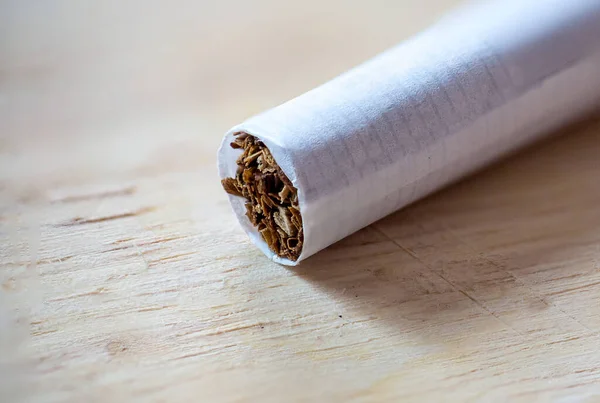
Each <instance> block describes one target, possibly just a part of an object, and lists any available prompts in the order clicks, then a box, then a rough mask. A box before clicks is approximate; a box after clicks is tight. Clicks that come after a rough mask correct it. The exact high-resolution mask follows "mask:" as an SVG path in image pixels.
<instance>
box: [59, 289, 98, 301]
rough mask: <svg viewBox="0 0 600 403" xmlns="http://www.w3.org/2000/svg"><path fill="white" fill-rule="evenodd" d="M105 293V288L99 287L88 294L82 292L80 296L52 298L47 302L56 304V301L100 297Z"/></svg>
mask: <svg viewBox="0 0 600 403" xmlns="http://www.w3.org/2000/svg"><path fill="white" fill-rule="evenodd" d="M105 291H106V288H104V287H100V288H98V289H96V290H94V291H89V292H84V293H80V294H71V295H67V296H66V297H60V298H53V299H51V300H49V301H50V302H58V301H64V300H67V299H74V298H80V297H89V296H92V295H100V294H102V293H104V292H105Z"/></svg>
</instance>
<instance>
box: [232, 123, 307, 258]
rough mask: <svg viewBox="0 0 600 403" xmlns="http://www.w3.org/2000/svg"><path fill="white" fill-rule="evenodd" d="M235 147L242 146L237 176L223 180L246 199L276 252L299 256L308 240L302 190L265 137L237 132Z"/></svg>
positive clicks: (248, 213) (248, 211)
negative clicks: (302, 205) (302, 206)
mask: <svg viewBox="0 0 600 403" xmlns="http://www.w3.org/2000/svg"><path fill="white" fill-rule="evenodd" d="M231 147H232V148H235V149H241V150H242V155H240V157H239V158H238V159H237V161H236V163H237V166H238V168H237V173H236V176H235V178H226V179H223V180H222V181H221V183H222V185H223V189H225V191H226V192H227V193H229V194H231V195H234V196H241V197H243V198H245V199H246V203H245V205H246V216H248V219H249V220H250V222H251V223H252V225H254V226H255V227H257V230H258V232H259V233H260V235H261V236H262V238H263V239H264V241H265V242H266V243H267V245H268V246H269V249H271V250H272V251H273V252H275V253H276V254H277V255H278V256H280V257H285V258H287V259H290V260H293V261H295V260H297V259H298V256H300V252H301V251H302V242H303V240H304V236H303V230H302V216H301V215H300V208H299V207H298V190H297V189H296V188H295V187H294V186H293V185H292V182H291V181H290V180H289V179H288V177H287V176H286V175H285V174H284V173H283V171H282V170H281V168H279V165H277V163H276V162H275V159H274V158H273V156H272V155H271V153H270V152H269V149H268V148H267V147H266V146H265V145H264V144H263V142H262V141H260V140H258V139H257V138H256V137H254V136H251V135H249V134H248V133H237V134H235V139H234V141H233V142H232V143H231Z"/></svg>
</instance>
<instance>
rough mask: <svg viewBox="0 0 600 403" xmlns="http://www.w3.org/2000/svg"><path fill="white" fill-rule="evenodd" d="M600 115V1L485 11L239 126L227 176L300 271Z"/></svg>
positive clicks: (461, 15)
mask: <svg viewBox="0 0 600 403" xmlns="http://www.w3.org/2000/svg"><path fill="white" fill-rule="evenodd" d="M599 105H600V2H599V1H597V0H574V1H565V0H544V1H539V0H493V1H490V2H484V3H473V4H470V5H467V6H465V7H463V8H461V9H458V10H456V11H454V12H453V13H452V14H450V15H448V16H446V17H445V18H443V19H442V20H441V21H439V22H438V23H437V24H435V25H434V26H433V27H431V28H429V29H428V30H426V31H424V32H422V33H420V34H418V35H416V36H414V37H413V38H411V39H409V40H407V41H405V42H403V43H401V44H400V45H398V46H396V47H394V48H392V49H390V50H388V51H386V52H384V53H383V54H381V55H379V56H376V57H375V58H374V59H372V60H370V61H367V62H366V63H364V64H362V65H360V66H358V67H356V68H354V69H352V70H350V71H348V72H347V73H345V74H342V75H341V76H339V77H337V78H335V79H334V80H332V81H330V82H328V83H326V84H324V85H322V86H320V87H318V88H316V89H314V90H312V91H309V92H307V93H305V94H303V95H301V96H299V97H297V98H295V99H292V100H291V101H288V102H286V103H284V104H283V105H280V106H278V107H275V108H273V109H271V110H268V111H266V112H263V113H261V114H259V115H257V116H254V117H252V118H250V119H248V120H246V121H245V122H243V123H241V124H240V125H237V126H235V127H233V128H232V129H231V130H230V131H229V132H228V133H227V134H226V135H225V137H224V139H223V143H222V145H221V148H220V149H219V152H218V166H219V174H220V177H221V180H222V185H223V188H224V189H225V191H226V192H227V194H228V195H229V200H230V203H231V206H232V208H233V211H234V213H235V215H236V216H237V218H238V220H239V222H240V224H241V226H242V227H243V228H244V230H245V231H246V233H247V234H248V235H249V236H250V238H251V239H252V241H253V242H254V243H255V244H256V245H257V246H258V247H259V249H260V250H262V251H263V252H264V253H265V255H267V256H268V257H269V258H271V259H272V260H274V261H275V262H278V263H281V264H285V265H296V264H297V263H298V262H300V261H302V260H304V259H306V258H308V257H310V256H312V255H313V254H315V253H317V252H319V251H320V250H322V249H324V248H326V247H328V246H329V245H331V244H333V243H335V242H336V241H338V240H340V239H342V238H344V237H346V236H348V235H350V234H352V233H353V232H356V231H358V230H359V229H361V228H363V227H366V226H368V225H370V224H372V223H373V222H375V221H377V220H378V219H381V218H383V217H385V216H387V215H389V214H391V213H393V212H395V211H397V210H399V209H401V208H402V207H404V206H406V205H408V204H410V203H412V202H414V201H416V200H418V199H420V198H422V197H424V196H426V195H428V194H430V193H432V192H434V191H436V190H438V189H440V188H442V187H444V186H446V185H448V184H450V183H452V182H455V181H456V180H458V179H460V178H462V177H464V176H465V175H468V174H470V173H472V172H474V171H476V170H478V169H480V168H482V167H484V166H485V165H488V164H489V163H491V162H493V161H494V160H496V159H498V158H500V157H502V156H504V155H506V154H507V153H509V152H512V151H514V150H516V149H519V148H521V147H523V146H525V145H527V144H530V143H531V142H533V141H535V140H538V139H539V138H541V137H542V136H544V135H546V134H548V133H549V132H551V131H552V130H555V129H557V128H558V127H560V126H562V125H564V124H566V123H568V122H569V121H572V120H574V119H576V118H578V117H581V116H582V115H585V114H587V113H590V112H592V111H593V110H594V109H596V108H597V107H598V106H599Z"/></svg>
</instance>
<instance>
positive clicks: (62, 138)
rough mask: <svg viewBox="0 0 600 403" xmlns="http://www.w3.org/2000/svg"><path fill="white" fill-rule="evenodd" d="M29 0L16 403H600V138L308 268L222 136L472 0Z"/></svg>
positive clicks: (8, 37) (3, 128)
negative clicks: (229, 194) (266, 251)
mask: <svg viewBox="0 0 600 403" xmlns="http://www.w3.org/2000/svg"><path fill="white" fill-rule="evenodd" d="M25 3H26V2H19V1H16V0H15V1H4V2H2V5H1V6H0V38H2V39H1V41H0V51H1V53H0V113H1V115H0V133H1V138H0V195H1V196H0V198H1V205H0V206H1V210H0V213H1V214H0V236H1V240H0V245H1V247H0V326H1V331H0V371H1V373H0V401H2V402H18V401H27V402H29V401H36V402H37V401H50V402H58V401H70V402H115V401H129V400H131V401H140V402H148V401H164V402H166V401H192V402H196V401H197V402H241V401H244V402H260V401H266V402H285V401H309V400H312V401H322V402H329V401H339V402H346V401H400V400H401V401H416V402H438V401H447V400H451V401H457V402H466V401H511V402H513V401H514V402H519V401H522V402H532V401H547V400H553V401H560V402H563V401H564V402H574V401H578V402H579V401H583V402H598V401H600V397H599V396H600V336H599V330H600V179H599V178H600V120H598V119H596V120H593V119H592V120H591V121H588V122H587V123H581V124H578V125H575V126H572V127H570V128H568V129H566V130H565V131H564V133H563V134H564V136H561V137H556V138H554V139H552V140H550V141H547V142H545V143H542V144H538V145H537V146H536V147H533V148H532V149H530V150H527V151H525V152H523V153H521V154H519V155H518V156H516V157H513V158H511V159H509V160H507V161H504V162H502V163H500V164H499V165H496V166H495V167H493V168H491V169H489V170H487V171H486V172H483V173H481V174H479V175H476V176H474V177H472V178H471V179H468V180H466V181H463V182H461V183H460V184H458V185H457V186H454V187H452V188H450V189H448V190H445V191H442V192H440V193H438V194H436V195H434V196H432V197H430V198H428V199H426V200H424V201H422V202H419V203H417V204H415V205H413V206H412V207H409V208H407V209H405V210H403V211H401V212H398V213H396V214H394V215H392V216H390V217H387V218H385V219H384V220H382V221H380V222H378V223H376V224H375V225H372V226H371V227H369V228H366V229H365V230H363V231H360V232H359V233H357V234H355V235H353V236H351V237H349V238H347V239H345V240H343V241H341V242H339V243H338V244H336V245H334V246H332V247H330V248H329V249H328V250H326V251H324V252H322V253H320V254H318V255H317V256H315V257H314V258H311V259H310V260H308V261H306V263H305V264H302V265H301V266H300V267H298V268H296V269H289V268H285V267H282V266H278V265H276V264H273V263H270V262H269V261H268V260H267V259H266V258H265V257H264V256H263V255H262V254H261V253H260V252H259V251H258V250H257V249H256V248H255V247H254V246H253V245H252V244H251V243H250V242H249V240H248V239H247V237H246V236H245V234H244V233H243V232H242V230H241V229H240V227H239V225H238V224H237V222H236V221H235V218H234V216H233V214H232V213H231V211H230V208H229V205H228V203H227V201H226V197H225V194H224V192H223V191H222V190H221V189H220V184H219V180H218V178H217V173H216V167H215V165H216V163H215V155H216V149H217V147H218V144H219V141H220V139H221V136H222V134H223V133H224V132H225V130H226V129H228V128H229V127H230V126H232V125H233V124H235V123H238V122H239V121H241V120H242V119H243V118H245V117H247V116H249V115H251V114H254V113H257V112H259V111H261V110H263V109H265V108H268V107H271V106H274V105H276V104H278V103H280V102H282V101H285V100H287V99H288V98H291V97H293V96H295V95H298V94H300V93H301V92H303V91H305V90H308V89H310V88H312V87H313V86H315V85H317V84H319V83H322V82H324V81H326V80H328V79H330V78H332V77H334V76H335V75H336V74H338V73H341V72H343V71H344V70H346V69H347V68H349V67H351V66H353V65H355V64H357V63H359V62H361V61H362V60H365V59H367V58H368V57H370V56H372V55H375V54H376V53H378V52H380V51H382V50H384V49H385V48H387V47H389V46H391V45H393V44H394V43H396V42H398V41H400V40H401V39H403V38H405V37H407V36H408V35H409V34H411V33H413V32H416V31H417V30H419V29H421V28H423V27H424V26H426V25H428V24H429V23H431V22H432V21H434V20H435V19H436V18H437V17H438V16H439V15H440V14H441V13H442V12H444V11H445V10H447V9H448V8H450V7H451V6H453V5H454V3H455V1H453V0H448V1H442V0H421V1H419V0H404V1H397V2H389V1H386V0H375V1H370V2H358V1H345V0H344V1H342V0H334V1H329V2H323V1H319V0H309V1H304V2H296V3H297V4H295V3H293V2H282V1H276V0H260V1H245V2H244V1H241V0H237V1H236V0H230V1H222V2H221V1H216V0H215V1H212V2H196V1H191V0H190V1H179V2H177V1H175V2H167V1H158V0H155V1H116V0H111V1H108V0H107V1H98V2H91V1H90V2H85V1H81V2H76V1H67V0H65V1H62V2H60V1H46V2H27V4H25Z"/></svg>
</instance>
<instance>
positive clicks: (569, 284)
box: [296, 119, 600, 342]
mask: <svg viewBox="0 0 600 403" xmlns="http://www.w3.org/2000/svg"><path fill="white" fill-rule="evenodd" d="M599 128H600V120H597V119H595V120H591V121H587V122H584V123H580V124H578V125H576V126H575V127H571V128H569V130H567V131H566V132H569V133H571V134H569V135H568V136H563V137H560V136H559V137H554V138H552V139H551V140H549V141H546V142H545V143H542V144H537V145H536V146H535V147H533V148H531V149H528V150H526V151H524V152H522V153H520V154H518V155H516V156H513V157H511V158H509V159H508V160H505V161H504V162H502V163H500V164H497V165H495V166H493V167H491V168H489V169H487V170H486V171H484V172H482V173H480V174H478V175H475V176H472V177H470V178H468V179H467V180H465V181H462V182H460V183H458V184H457V185H454V186H452V187H450V188H448V189H446V190H443V191H441V192H439V193H437V194H435V195H433V196H431V197H428V198H427V199H425V200H423V201H421V202H418V203H416V204H414V205H412V206H410V207H408V208H406V209H404V210H402V211H400V212H398V213H395V214H393V215H391V216H388V217H386V218H385V219H383V220H381V221H379V222H377V223H375V224H373V225H371V226H370V227H368V228H365V229H363V230H362V231H360V232H358V233H356V234H354V235H352V236H350V237H348V238H347V239H344V240H342V241H340V242H338V243H337V244H335V245H333V246H331V247H330V248H328V249H327V250H326V251H324V252H322V253H320V254H318V255H316V256H315V257H313V258H311V259H309V260H308V261H307V262H305V263H303V264H302V265H300V267H299V268H297V269H296V272H297V273H298V275H299V276H301V277H302V278H304V279H305V280H307V281H309V282H310V283H312V284H314V285H315V286H317V287H319V288H321V289H322V290H324V291H325V292H329V293H331V294H332V295H335V298H338V299H339V300H340V301H339V302H340V303H342V304H345V305H346V306H347V307H348V308H349V309H351V310H352V309H357V310H359V311H360V312H361V314H362V315H372V316H373V317H376V318H377V319H378V320H381V321H384V322H385V323H387V324H389V325H391V326H398V327H400V329H401V330H402V331H407V332H410V331H413V330H414V331H416V332H418V333H419V336H420V337H425V338H427V339H432V340H434V341H436V342H437V341H440V340H447V339H449V338H464V337H465V336H466V335H467V334H473V333H477V332H487V331H489V332H491V333H492V334H493V333H494V332H496V331H498V330H503V331H508V332H512V333H514V332H517V333H519V334H521V335H522V336H523V337H526V338H530V337H532V338H535V337H536V335H540V334H541V332H544V334H546V335H547V334H548V333H549V332H550V333H551V335H550V336H552V335H555V336H557V337H558V338H560V336H561V335H564V334H565V333H566V332H582V333H590V332H594V331H596V330H597V329H599V328H600V315H597V314H591V313H589V310H587V311H585V310H584V309H580V310H578V309H577V307H584V306H586V305H587V306H590V304H594V303H595V302H594V298H595V297H594V295H598V294H599V293H600V262H597V261H595V260H594V258H593V256H594V254H596V255H597V252H598V249H600V231H598V228H600V208H599V206H600V181H598V180H596V179H594V180H590V178H597V175H594V174H592V175H590V174H589V171H590V170H591V171H596V170H599V169H600V158H599V157H598V156H599V155H600V130H599ZM586 171H587V172H588V174H587V175H584V173H585V172H586ZM598 172H599V173H600V170H599V171H598ZM525 218H526V219H525ZM507 240H509V241H508V242H507ZM574 262H577V264H573V263H574ZM583 312H588V314H584V313H583ZM467 316H468V317H469V318H470V319H471V320H470V321H469V323H470V324H471V325H473V323H476V324H478V325H476V326H478V328H473V327H472V326H469V327H464V326H462V324H463V323H466V321H465V319H466V317H467ZM557 318H560V320H559V321H557V320H556V319H557ZM417 324H419V325H418V326H417ZM494 329H496V330H494ZM490 337H494V336H493V335H492V336H490Z"/></svg>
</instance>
